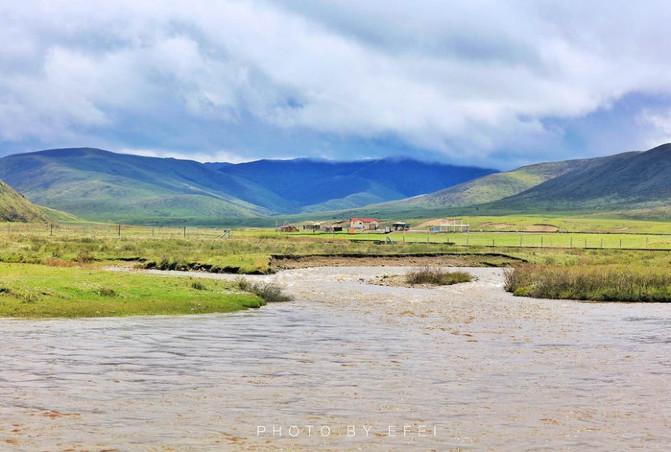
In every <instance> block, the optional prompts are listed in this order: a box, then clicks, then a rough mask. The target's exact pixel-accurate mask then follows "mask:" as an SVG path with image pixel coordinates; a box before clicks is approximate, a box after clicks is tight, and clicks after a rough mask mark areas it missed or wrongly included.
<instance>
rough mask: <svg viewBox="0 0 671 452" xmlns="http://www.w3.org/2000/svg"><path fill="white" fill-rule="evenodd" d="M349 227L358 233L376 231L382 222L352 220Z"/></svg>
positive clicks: (373, 219) (364, 219) (375, 220)
mask: <svg viewBox="0 0 671 452" xmlns="http://www.w3.org/2000/svg"><path fill="white" fill-rule="evenodd" d="M349 227H350V229H354V230H357V231H375V230H376V229H377V228H379V227H380V222H379V221H378V219H377V218H350V220H349Z"/></svg>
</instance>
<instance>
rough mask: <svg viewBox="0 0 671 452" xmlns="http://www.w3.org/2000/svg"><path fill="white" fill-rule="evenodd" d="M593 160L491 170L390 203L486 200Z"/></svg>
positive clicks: (418, 204)
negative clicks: (494, 171) (431, 191)
mask: <svg viewBox="0 0 671 452" xmlns="http://www.w3.org/2000/svg"><path fill="white" fill-rule="evenodd" d="M588 161H589V160H566V161H563V162H550V163H538V164H535V165H529V166H523V167H521V168H518V169H516V170H513V171H507V172H503V173H496V174H490V175H487V176H484V177H480V178H478V179H474V180H471V181H469V182H466V183H463V184H459V185H455V186H453V187H449V188H446V189H444V190H440V191H437V192H435V193H430V194H427V195H423V196H417V197H414V198H411V199H407V200H402V201H398V202H394V203H388V204H387V206H389V207H392V206H396V207H399V208H411V207H418V208H425V209H435V208H443V207H464V206H473V205H476V204H484V203H489V202H493V201H496V200H499V199H503V198H507V197H509V196H513V195H516V194H518V193H521V192H523V191H525V190H528V189H529V188H531V187H534V186H536V185H539V184H541V183H543V182H545V181H547V180H550V179H553V178H555V177H558V176H561V175H562V174H565V173H568V172H570V171H573V170H575V169H577V168H580V167H581V166H582V165H585V164H586V163H587V162H588Z"/></svg>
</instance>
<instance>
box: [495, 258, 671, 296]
mask: <svg viewBox="0 0 671 452" xmlns="http://www.w3.org/2000/svg"><path fill="white" fill-rule="evenodd" d="M505 289H506V290H507V291H509V292H512V293H513V294H514V295H517V296H525V297H535V298H552V299H573V300H591V301H625V302H670V301H671V273H669V272H668V271H664V270H652V269H650V268H648V267H643V266H638V267H637V266H622V265H606V266H584V265H583V266H559V265H535V266H522V267H516V268H514V269H509V270H507V271H506V281H505Z"/></svg>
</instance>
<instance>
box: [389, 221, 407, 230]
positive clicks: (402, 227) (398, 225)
mask: <svg viewBox="0 0 671 452" xmlns="http://www.w3.org/2000/svg"><path fill="white" fill-rule="evenodd" d="M391 229H392V230H394V231H408V230H410V224H408V223H404V222H402V221H397V222H396V223H394V224H392V225H391Z"/></svg>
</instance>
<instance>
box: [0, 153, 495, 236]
mask: <svg viewBox="0 0 671 452" xmlns="http://www.w3.org/2000/svg"><path fill="white" fill-rule="evenodd" d="M492 172H493V170H488V169H482V168H473V167H459V166H452V165H446V164H440V163H425V162H418V161H415V160H410V159H382V160H365V161H358V162H329V161H320V160H307V159H295V160H259V161H256V162H249V163H241V164H231V163H207V164H204V163H199V162H195V161H190V160H179V159H173V158H157V157H143V156H137V155H127V154H117V153H113V152H109V151H104V150H101V149H93V148H69V149H53V150H46V151H39V152H32V153H26V154H15V155H10V156H7V157H4V158H1V159H0V178H4V179H5V180H7V181H8V182H9V183H10V184H12V185H13V186H14V187H16V188H17V189H18V190H20V191H21V192H23V193H25V195H26V196H27V197H28V198H29V199H31V200H32V201H34V202H36V203H38V204H41V205H45V206H48V207H51V208H55V209H59V210H64V211H67V212H71V213H73V214H76V215H77V216H79V217H81V218H83V219H89V220H99V221H114V222H126V223H163V224H170V223H172V224H176V223H188V224H232V223H235V222H240V221H244V220H245V219H249V218H255V217H259V216H267V215H270V214H273V213H298V212H306V211H316V210H324V209H341V208H349V207H358V206H363V205H367V204H370V203H374V202H382V201H388V200H393V199H400V198H404V197H408V196H413V195H416V194H419V193H425V192H429V191H435V190H438V189H441V188H445V187H447V186H450V185H454V184H458V183H462V182H464V181H467V180H470V179H473V178H476V177H479V176H482V175H485V174H490V173H492Z"/></svg>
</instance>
